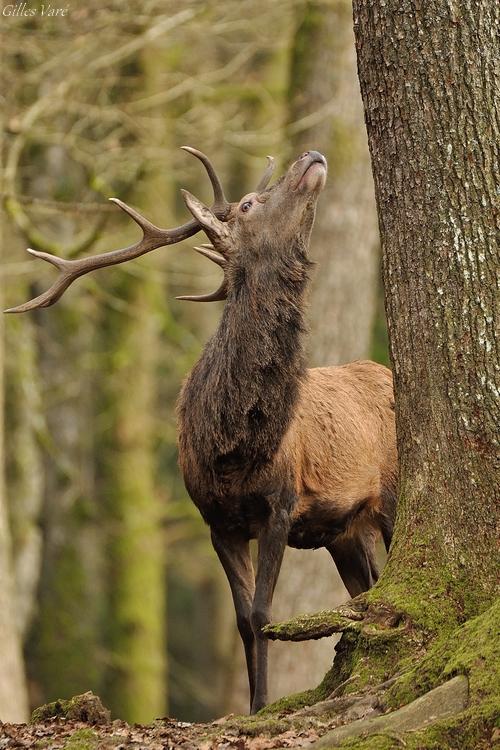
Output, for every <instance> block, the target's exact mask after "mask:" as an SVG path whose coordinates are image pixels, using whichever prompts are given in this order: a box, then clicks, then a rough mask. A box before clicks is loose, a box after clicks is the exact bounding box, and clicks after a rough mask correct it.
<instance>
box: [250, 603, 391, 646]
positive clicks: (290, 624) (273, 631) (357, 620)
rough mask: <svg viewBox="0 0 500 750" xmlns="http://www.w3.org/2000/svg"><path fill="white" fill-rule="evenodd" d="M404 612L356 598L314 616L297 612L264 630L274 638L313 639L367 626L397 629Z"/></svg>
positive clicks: (286, 639) (277, 639) (271, 638)
mask: <svg viewBox="0 0 500 750" xmlns="http://www.w3.org/2000/svg"><path fill="white" fill-rule="evenodd" d="M400 620H401V615H400V613H398V612H395V611H394V610H393V609H392V608H390V607H387V606H384V605H380V604H376V605H375V604H374V605H371V606H368V603H367V601H366V599H365V598H364V597H363V598H356V599H353V600H352V601H349V602H347V604H343V605H341V606H340V607H337V608H336V609H332V610H325V611H323V612H316V613H315V614H311V615H298V617H295V618H294V619H293V620H287V621H286V622H281V623H275V624H273V625H266V626H265V627H264V628H263V632H264V633H265V635H267V637H268V638H269V639H270V640H271V641H310V640H317V639H318V638H327V637H328V636H330V635H333V634H334V633H345V632H346V631H353V630H355V631H360V630H365V626H366V625H374V624H375V625H378V626H381V627H383V628H394V627H396V625H398V623H399V622H400Z"/></svg>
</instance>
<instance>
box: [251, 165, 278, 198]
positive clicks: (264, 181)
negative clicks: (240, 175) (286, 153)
mask: <svg viewBox="0 0 500 750" xmlns="http://www.w3.org/2000/svg"><path fill="white" fill-rule="evenodd" d="M266 159H267V167H266V170H265V172H264V174H263V175H262V177H261V178H260V181H259V184H258V185H257V187H256V188H255V192H256V193H262V191H263V190H265V189H266V187H267V186H268V185H269V180H270V179H271V177H272V176H273V172H274V168H275V166H276V162H275V161H274V157H272V156H266Z"/></svg>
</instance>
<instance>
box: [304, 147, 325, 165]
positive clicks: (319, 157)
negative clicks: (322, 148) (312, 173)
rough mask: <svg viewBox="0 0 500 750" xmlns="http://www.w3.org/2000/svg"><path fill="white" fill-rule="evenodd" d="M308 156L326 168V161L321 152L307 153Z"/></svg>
mask: <svg viewBox="0 0 500 750" xmlns="http://www.w3.org/2000/svg"><path fill="white" fill-rule="evenodd" d="M306 155H307V156H308V157H309V158H310V160H311V161H312V162H315V161H318V162H320V163H321V164H324V165H325V167H326V159H325V157H324V156H323V154H321V153H320V152H319V151H307V152H306Z"/></svg>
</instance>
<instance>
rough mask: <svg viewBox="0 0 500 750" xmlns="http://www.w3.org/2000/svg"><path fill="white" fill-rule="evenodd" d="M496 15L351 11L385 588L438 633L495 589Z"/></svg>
mask: <svg viewBox="0 0 500 750" xmlns="http://www.w3.org/2000/svg"><path fill="white" fill-rule="evenodd" d="M498 13H499V11H498V6H497V5H495V4H494V3H490V2H487V1H486V0H482V1H481V2H471V1H470V0H460V1H459V2H458V3H454V4H451V3H450V2H447V1H446V0H434V1H432V2H428V3H425V4H423V5H421V6H420V7H419V9H418V10H416V9H415V6H414V4H413V3H411V2H409V0H408V1H404V2H403V3H401V2H395V0H391V1H390V2H387V3H385V4H384V5H382V4H380V5H379V4H378V3H377V4H376V5H375V6H374V4H373V3H371V2H368V1H367V0H355V3H354V17H355V32H356V42H357V50H358V65H359V76H360V81H361V90H362V94H363V101H364V105H365V113H366V123H367V129H368V137H369V144H370V151H371V155H372V163H373V171H374V177H375V188H376V195H377V204H378V211H379V221H380V231H381V237H382V248H383V274H384V282H385V288H386V296H387V317H388V324H389V333H390V343H391V357H392V361H393V366H394V374H395V387H396V397H397V399H396V403H397V410H396V421H397V432H398V448H399V455H400V462H401V469H400V471H401V474H400V499H399V509H398V524H397V529H396V539H395V544H394V548H393V550H392V554H391V556H390V564H389V566H388V568H387V571H386V575H385V576H384V587H383V589H381V590H382V591H383V590H384V589H385V590H386V591H388V592H389V591H390V592H391V596H390V598H391V600H393V602H394V603H395V604H397V605H398V606H402V607H403V609H404V610H405V611H406V612H408V613H409V614H411V616H412V617H414V618H416V619H417V620H419V621H420V622H422V623H424V622H425V624H426V625H427V626H429V627H433V628H435V627H436V626H437V623H438V622H442V621H443V620H456V621H461V620H463V619H464V618H468V617H471V616H473V615H475V614H477V613H478V612H480V611H481V610H482V609H483V608H484V607H485V606H487V605H488V604H489V603H490V602H491V598H492V595H493V592H494V590H495V586H496V584H497V581H498V578H497V575H498V564H495V563H498V557H497V554H498V553H497V551H496V528H495V527H496V524H497V522H498V504H497V505H495V503H494V493H495V487H498V479H499V474H498V463H497V459H498V432H497V430H498V356H497V355H498V339H496V338H495V329H496V330H498V324H499V319H498V299H499V297H498V287H497V278H496V274H497V272H498V255H497V246H496V245H495V220H494V212H493V206H494V204H495V201H496V196H495V182H496V177H495V173H496V175H497V176H498V166H499V165H498V162H497V161H496V156H495V148H496V145H498V142H499V135H500V134H499V129H498V122H499V111H498V97H497V98H496V100H495V96H494V93H495V84H494V82H495V71H494V65H495V62H496V61H497V54H498V48H497V46H496V44H495V37H494V34H492V29H497V30H498ZM478 50H480V51H481V53H480V54H478ZM424 563H425V564H424ZM445 591H446V596H445V597H443V596H442V595H441V594H442V593H444V592H445ZM410 592H411V598H410V597H409V596H408V594H410ZM436 594H438V595H436Z"/></svg>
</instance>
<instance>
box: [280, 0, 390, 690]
mask: <svg viewBox="0 0 500 750" xmlns="http://www.w3.org/2000/svg"><path fill="white" fill-rule="evenodd" d="M298 20H299V24H298V27H297V31H296V33H295V38H294V40H293V48H292V61H291V70H290V87H289V115H288V116H289V120H290V125H289V130H290V149H291V152H292V153H291V156H293V157H294V158H295V157H296V155H297V154H299V153H300V152H301V151H305V150H307V149H308V148H309V149H310V148H314V149H319V150H320V151H323V153H325V154H326V156H327V158H328V163H329V176H328V181H327V185H326V187H325V190H324V194H323V195H322V196H321V198H320V202H319V206H318V211H317V216H316V222H315V227H314V232H313V235H312V238H311V248H310V255H311V257H312V259H313V260H315V261H316V262H317V264H318V266H317V268H316V272H315V273H314V275H313V284H312V290H311V294H310V316H309V317H310V324H311V335H310V339H309V359H310V362H311V364H313V365H330V364H339V363H342V362H349V361H352V360H355V359H360V358H362V357H367V356H369V354H370V344H371V338H372V329H373V320H374V314H375V298H376V289H377V267H378V233H377V217H376V211H375V198H374V194H373V180H372V176H371V171H370V157H369V153H368V146H367V143H366V131H365V128H364V124H363V107H362V103H361V97H360V95H359V86H358V80H357V76H356V51H355V47H354V37H353V33H352V14H351V3H350V0H334V2H323V1H322V0H319V1H318V0H314V1H313V2H308V3H306V5H305V6H304V7H301V8H300V11H299V13H298ZM305 50H307V53H306V54H305V52H304V51H305ZM325 71H327V74H325ZM312 582H314V585H311V584H312ZM347 598H348V594H347V591H346V590H345V588H344V585H343V583H342V581H341V579H340V577H339V575H338V573H337V570H336V568H335V565H334V563H333V560H332V558H331V556H330V555H329V553H328V552H327V551H326V550H325V549H320V550H316V551H314V552H313V551H312V550H292V549H287V550H286V554H285V559H284V562H283V566H282V570H281V573H280V578H279V581H278V586H277V589H276V595H275V598H274V604H273V611H274V614H273V618H274V619H275V620H283V619H287V618H289V617H292V616H293V615H295V614H297V613H298V612H315V611H318V610H321V609H324V608H325V607H333V606H336V605H337V604H340V603H341V602H342V601H345V600H346V599H347ZM333 646H334V643H333V642H332V641H330V640H321V641H309V642H308V643H304V644H302V645H301V646H300V649H297V648H294V647H293V646H292V647H291V646H290V645H285V646H281V645H279V646H278V645H277V646H274V647H273V650H272V657H271V658H272V670H271V674H270V688H271V694H272V695H273V697H275V698H278V697H279V696H281V695H285V694H286V693H289V692H290V691H294V690H303V689H305V688H307V687H311V686H312V685H315V684H316V683H317V682H318V681H319V679H320V678H321V677H322V675H323V674H324V672H325V669H326V668H327V667H328V665H329V664H330V663H331V661H332V659H333V655H334V649H333Z"/></svg>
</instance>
